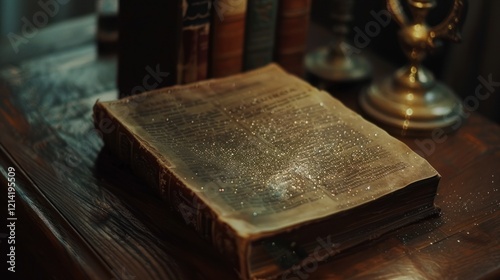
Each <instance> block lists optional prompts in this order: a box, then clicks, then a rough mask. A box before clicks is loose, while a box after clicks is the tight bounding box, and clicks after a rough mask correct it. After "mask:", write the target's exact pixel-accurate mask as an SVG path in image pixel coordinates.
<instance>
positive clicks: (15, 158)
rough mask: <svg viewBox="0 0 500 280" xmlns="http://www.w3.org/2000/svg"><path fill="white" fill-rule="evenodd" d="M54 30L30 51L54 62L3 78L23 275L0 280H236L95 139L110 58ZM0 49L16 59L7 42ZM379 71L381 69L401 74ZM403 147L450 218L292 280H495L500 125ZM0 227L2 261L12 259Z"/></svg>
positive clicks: (37, 60)
mask: <svg viewBox="0 0 500 280" xmlns="http://www.w3.org/2000/svg"><path fill="white" fill-rule="evenodd" d="M92 25H95V21H93V20H92V19H90V18H86V19H82V22H81V24H80V25H78V24H74V26H70V27H68V28H75V30H76V31H75V30H73V31H72V32H68V33H71V34H80V35H81V34H82V33H81V32H80V33H78V32H77V31H78V30H79V28H80V29H81V28H84V29H85V30H88V28H89V26H92ZM58 28H60V27H58ZM315 32H316V31H315ZM318 32H319V31H318ZM46 34H49V35H46ZM54 34H58V32H54V30H53V29H49V30H48V31H46V32H45V33H44V32H40V34H39V35H38V36H40V37H37V39H36V40H37V41H36V42H35V43H33V46H31V47H30V50H31V49H32V48H36V47H37V46H38V47H39V48H40V49H42V50H47V51H46V52H45V53H46V54H44V55H38V56H37V55H34V54H33V52H31V51H30V52H28V53H29V57H28V56H23V54H20V55H19V56H17V57H9V58H8V59H7V60H6V61H7V62H9V65H3V67H2V69H3V70H1V72H0V79H1V82H0V98H1V100H2V102H1V105H0V131H1V133H0V172H1V174H2V176H0V177H1V179H0V182H1V183H0V186H1V190H2V198H1V199H0V201H1V207H2V208H1V209H2V211H1V213H2V217H1V221H2V223H4V224H7V223H8V222H10V221H8V220H7V218H8V217H10V218H12V217H15V218H17V220H15V226H16V228H15V242H16V243H15V262H16V263H15V264H16V273H15V274H14V273H11V272H8V271H7V267H8V266H7V265H6V261H4V260H2V264H1V272H2V273H8V274H6V275H8V276H10V277H13V276H17V279H44V278H52V279H88V278H91V279H236V278H237V275H236V273H235V272H234V271H233V269H232V268H231V267H230V266H228V265H226V264H225V263H223V262H222V261H221V260H220V258H219V256H218V255H217V254H216V253H215V252H214V251H213V250H212V248H211V247H210V246H209V245H208V244H205V242H204V241H202V240H201V239H200V238H199V237H198V236H197V235H196V234H195V233H194V232H192V231H191V230H190V229H188V228H186V227H185V226H184V224H183V221H182V219H180V218H179V217H177V216H175V215H173V214H172V213H171V212H170V211H169V208H168V206H167V205H165V203H164V202H162V201H161V200H160V199H159V198H158V197H156V196H155V195H154V194H153V193H152V192H151V191H150V190H148V189H147V188H146V187H145V185H144V183H143V182H142V181H140V180H139V179H137V178H136V177H134V176H132V175H131V172H130V170H129V169H128V168H127V167H125V166H123V165H122V163H121V162H119V161H118V160H117V159H116V158H115V157H114V156H113V155H111V154H110V153H109V152H108V150H107V149H105V148H103V144H102V142H101V140H100V139H99V138H98V137H97V136H96V134H95V131H94V130H93V125H92V119H91V107H92V105H93V103H94V102H95V100H96V98H98V97H99V98H113V97H114V96H116V94H117V93H116V90H115V85H114V82H115V77H116V71H115V68H116V61H115V59H113V58H99V57H97V56H96V53H95V50H94V45H93V43H84V42H85V40H82V39H81V38H80V39H79V40H81V41H80V43H79V44H76V45H73V46H70V47H68V44H67V43H64V44H57V43H54V41H51V40H47V39H50V38H52V39H54V38H55V37H54ZM43 36H46V37H45V39H44V37H43ZM73 36H75V35H73ZM58 39H60V38H58ZM90 39H91V38H90ZM91 41H92V40H90V42H91ZM37 42H38V43H37ZM82 42H83V43H82ZM37 44H38V45H37ZM40 44H42V47H40ZM43 44H45V45H43ZM47 44H52V45H51V46H52V47H47V46H46V45H47ZM61 45H64V48H63V47H60V46H61ZM44 46H45V47H44ZM59 47H60V48H59ZM54 50H55V51H54ZM0 53H2V55H6V54H7V55H8V54H9V53H12V51H9V49H8V46H7V47H5V45H4V46H3V48H2V49H0ZM16 58H17V59H16ZM377 63H379V62H377ZM380 65H381V66H380V67H378V68H376V69H377V70H378V71H377V73H378V74H380V73H387V71H388V70H387V69H391V68H392V66H390V67H387V65H385V66H384V64H383V62H380ZM384 67H385V68H384ZM384 69H386V70H384ZM358 92H359V87H358V88H356V87H352V86H351V87H347V88H343V89H334V90H333V92H332V94H334V95H335V96H337V97H338V98H340V99H341V100H343V101H344V102H345V103H346V104H348V105H349V106H350V107H351V108H353V109H355V110H359V108H358V107H357V106H358V105H357V102H356V100H357V99H356V96H357V93H358ZM402 140H403V141H404V142H406V143H407V144H408V145H409V146H410V147H412V148H413V149H415V150H420V151H421V152H422V153H423V154H424V156H425V157H426V158H427V159H428V160H429V162H430V163H431V164H432V165H433V166H434V167H435V168H436V169H437V170H438V171H439V172H440V173H441V175H442V177H443V178H442V181H441V183H440V186H439V193H438V196H437V198H436V203H437V205H438V206H439V207H440V208H441V209H442V214H441V216H440V217H434V218H431V219H428V220H425V221H422V222H419V223H416V224H413V225H410V226H407V227H404V228H402V229H400V230H397V231H395V232H392V233H390V234H387V235H384V236H382V237H381V238H379V239H377V240H375V241H372V242H369V243H367V244H363V246H361V247H360V248H358V249H356V250H352V251H349V252H346V253H343V254H341V255H339V256H337V257H334V258H333V259H331V260H330V261H328V262H326V263H323V264H321V265H319V266H318V267H317V268H314V269H312V268H311V269H309V270H310V271H301V273H300V274H297V275H290V276H288V277H287V278H286V279H338V278H352V279H366V278H370V279H387V278H398V279H403V278H404V279H406V278H411V279H477V278H491V279H493V278H495V277H496V278H498V277H500V244H499V240H500V238H499V237H500V211H498V209H499V203H500V127H499V126H498V125H496V124H494V123H492V122H490V121H488V120H487V119H485V118H483V117H481V116H479V115H477V114H474V113H472V114H471V115H470V117H469V118H468V119H467V123H466V124H465V125H464V127H462V128H461V129H460V130H458V131H457V132H456V133H455V134H453V135H449V136H447V139H446V140H445V141H443V142H442V143H437V142H432V143H431V142H429V141H430V140H428V139H427V140H426V139H414V138H403V139H402ZM422 141H425V142H422ZM418 143H426V145H427V146H426V147H427V150H423V149H422V148H421V146H419V145H418ZM421 145H422V144H421ZM9 167H13V168H14V169H15V180H16V181H15V182H16V192H15V211H14V215H13V216H8V217H7V216H6V215H7V211H6V209H7V179H8V177H9V175H8V168H9ZM5 231H6V228H5V227H2V230H1V231H0V238H2V239H1V241H2V242H1V244H0V245H1V248H0V251H1V255H2V257H6V255H7V253H9V250H10V248H9V246H10V245H8V244H7V242H6V241H7V237H8V236H9V235H10V234H11V233H10V231H8V232H7V234H5ZM2 279H6V278H2Z"/></svg>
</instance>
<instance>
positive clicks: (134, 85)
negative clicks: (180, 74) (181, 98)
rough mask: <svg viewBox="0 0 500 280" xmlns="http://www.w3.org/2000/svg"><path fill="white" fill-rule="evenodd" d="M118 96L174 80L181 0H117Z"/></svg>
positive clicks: (163, 84) (135, 92)
mask: <svg viewBox="0 0 500 280" xmlns="http://www.w3.org/2000/svg"><path fill="white" fill-rule="evenodd" d="M118 30H119V39H118V40H119V43H118V75H117V85H118V90H119V96H120V97H125V96H129V95H134V94H139V93H141V92H144V91H148V90H153V89H156V88H161V87H165V86H170V85H174V84H176V83H177V63H178V54H179V47H180V40H181V31H182V12H181V1H180V0H176V1H158V0H144V1H142V0H141V1H139V0H120V9H119V15H118Z"/></svg>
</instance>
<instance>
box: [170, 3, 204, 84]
mask: <svg viewBox="0 0 500 280" xmlns="http://www.w3.org/2000/svg"><path fill="white" fill-rule="evenodd" d="M182 3H183V7H182V21H183V24H182V25H183V26H182V40H181V46H180V53H179V64H178V66H179V69H178V75H177V83H178V84H186V83H192V82H196V81H201V80H204V79H206V78H207V73H208V45H209V31H210V20H211V18H210V10H211V1H210V0H186V1H183V2H182Z"/></svg>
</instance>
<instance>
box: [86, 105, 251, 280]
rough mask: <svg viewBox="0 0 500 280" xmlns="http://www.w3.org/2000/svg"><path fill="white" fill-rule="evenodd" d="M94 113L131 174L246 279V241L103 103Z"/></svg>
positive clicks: (96, 123)
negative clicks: (221, 219) (141, 181)
mask: <svg viewBox="0 0 500 280" xmlns="http://www.w3.org/2000/svg"><path fill="white" fill-rule="evenodd" d="M93 117H94V126H95V127H96V128H97V129H98V130H99V131H100V132H101V134H102V139H103V141H104V143H105V145H106V147H107V148H108V149H110V151H111V152H112V153H113V154H115V155H116V156H117V157H118V158H119V159H120V160H122V161H123V162H124V163H125V164H127V165H128V166H130V168H131V169H132V171H133V172H134V174H135V175H136V176H138V177H140V178H141V179H143V180H144V181H145V182H146V183H147V185H148V186H150V187H151V188H152V190H153V191H154V192H156V193H157V194H158V195H159V196H160V197H161V198H162V199H163V200H164V201H166V202H167V203H168V205H170V208H171V209H172V210H173V211H174V212H176V213H178V214H179V217H180V218H182V219H183V220H184V222H185V223H186V224H187V225H188V226H189V227H191V228H193V229H194V230H195V231H196V232H197V233H198V234H199V235H200V237H201V238H203V239H204V240H206V241H208V242H210V243H212V245H213V246H214V248H215V250H216V251H218V252H219V253H220V254H221V255H222V256H223V257H225V259H226V261H228V262H229V263H232V264H233V265H234V266H235V268H236V270H237V271H238V272H239V273H240V276H241V278H243V279H247V278H248V274H249V272H248V271H249V270H248V266H247V263H246V261H245V257H243V256H245V255H246V252H247V249H248V248H247V246H248V243H247V241H246V240H243V239H241V238H240V237H238V235H237V234H236V232H234V230H233V229H232V228H231V227H229V226H228V225H227V224H225V223H222V222H220V221H219V219H218V218H217V214H216V213H215V212H214V211H213V210H212V209H211V208H210V207H208V205H206V204H205V203H204V202H203V200H201V199H199V197H198V195H197V193H196V192H193V191H191V190H190V189H189V188H188V187H187V186H186V185H184V184H183V183H182V181H181V180H179V178H177V177H176V176H175V174H174V173H173V172H172V171H171V168H172V167H173V165H172V164H170V163H168V162H167V161H166V160H165V159H162V161H161V162H160V161H159V159H157V158H156V157H155V156H154V155H153V154H152V153H151V152H150V151H149V150H148V148H147V147H146V146H145V145H143V144H141V143H140V142H139V141H138V140H137V138H135V137H134V135H133V134H132V132H130V131H128V130H127V129H126V128H124V127H123V126H122V125H120V123H119V121H118V120H116V119H115V118H114V117H113V116H112V115H111V114H109V113H108V111H107V110H106V109H105V108H104V107H103V106H102V105H99V106H94V112H93Z"/></svg>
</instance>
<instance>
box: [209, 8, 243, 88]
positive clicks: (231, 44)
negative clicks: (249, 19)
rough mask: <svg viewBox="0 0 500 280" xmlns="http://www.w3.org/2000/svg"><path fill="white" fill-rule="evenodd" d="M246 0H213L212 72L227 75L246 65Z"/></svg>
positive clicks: (211, 74)
mask: <svg viewBox="0 0 500 280" xmlns="http://www.w3.org/2000/svg"><path fill="white" fill-rule="evenodd" d="M246 10H247V0H218V1H214V2H213V11H212V31H211V46H210V48H211V51H210V53H211V56H210V60H209V61H210V62H209V68H210V69H209V75H210V76H211V77H214V78H217V77H225V76H228V75H232V74H237V73H240V72H241V71H242V69H243V51H244V43H245V21H246V20H245V19H246Z"/></svg>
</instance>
